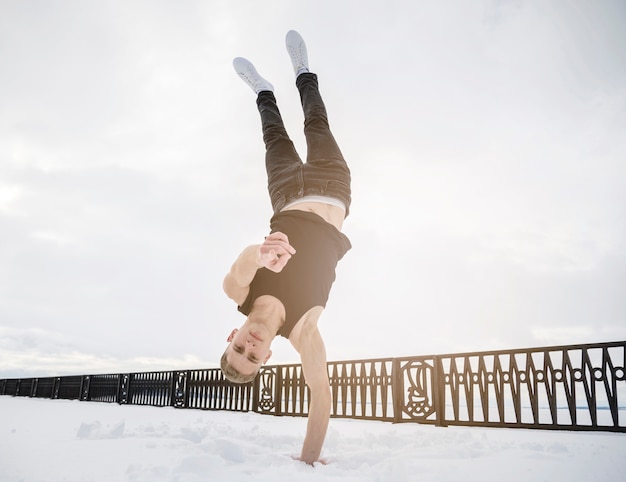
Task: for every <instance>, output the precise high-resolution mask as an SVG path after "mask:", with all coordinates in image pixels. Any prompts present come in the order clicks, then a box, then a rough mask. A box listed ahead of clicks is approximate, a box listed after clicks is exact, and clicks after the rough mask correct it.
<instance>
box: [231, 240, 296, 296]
mask: <svg viewBox="0 0 626 482" xmlns="http://www.w3.org/2000/svg"><path fill="white" fill-rule="evenodd" d="M295 252H296V250H295V249H293V247H292V246H291V245H290V244H289V239H288V238H287V236H286V235H285V234H283V233H281V232H279V231H277V232H275V233H272V234H270V235H269V236H267V237H266V238H265V241H263V244H253V245H251V246H248V247H247V248H246V249H244V250H243V251H242V252H241V254H240V255H239V257H238V258H237V259H236V261H235V262H234V263H233V265H232V266H231V268H230V271H229V272H228V274H227V275H226V277H225V278H224V283H223V287H224V292H225V293H226V295H227V296H228V297H229V298H230V299H232V300H233V301H235V302H236V303H237V304H239V305H241V304H242V303H243V302H244V301H245V300H246V297H247V296H248V291H249V290H250V283H252V280H253V279H254V275H255V274H256V272H257V270H258V269H259V268H263V267H265V268H267V269H269V270H271V271H274V272H275V273H278V272H280V271H281V270H282V269H283V268H284V267H285V265H286V264H287V261H289V259H290V258H291V255H292V254H295Z"/></svg>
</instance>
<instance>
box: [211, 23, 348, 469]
mask: <svg viewBox="0 0 626 482" xmlns="http://www.w3.org/2000/svg"><path fill="white" fill-rule="evenodd" d="M286 46H287V52H288V53H289V56H290V58H291V61H292V64H293V68H294V72H295V74H296V86H297V88H298V91H299V93H300V99H301V103H302V109H303V111H304V134H305V137H306V144H307V158H306V162H305V163H303V162H302V160H301V159H300V156H299V155H298V153H297V152H296V150H295V148H294V145H293V142H292V141H291V140H290V139H289V136H288V135H287V132H286V130H285V127H284V124H283V121H282V118H281V115H280V112H279V110H278V107H277V104H276V98H275V97H274V93H273V90H274V88H273V86H272V84H270V83H269V82H268V81H267V80H265V79H264V78H263V77H261V76H260V75H259V73H258V72H257V71H256V69H255V68H254V66H253V65H252V64H251V63H250V62H249V61H247V60H246V59H243V58H241V57H238V58H236V59H234V61H233V65H234V67H235V70H236V72H237V73H238V74H239V76H240V77H241V78H242V79H243V80H244V82H246V83H247V84H248V85H249V86H250V87H251V88H252V90H253V91H254V92H255V93H256V94H257V101H256V102H257V107H258V110H259V113H260V115H261V125H262V130H263V141H264V143H265V148H266V155H265V164H266V169H267V176H268V189H269V194H270V199H271V202H272V207H273V210H274V215H273V217H272V218H271V221H270V230H271V233H270V234H269V235H268V236H267V237H266V238H265V240H264V241H263V242H262V243H261V244H254V245H251V246H248V247H247V248H245V249H244V250H243V251H242V252H241V254H240V255H239V257H238V258H237V260H236V261H235V263H234V264H233V265H232V267H231V269H230V271H229V273H228V274H227V275H226V277H225V279H224V291H225V293H226V294H227V295H228V297H229V298H231V299H232V300H234V301H235V302H236V303H237V305H238V309H239V311H240V312H241V313H243V314H244V315H246V316H247V318H246V321H245V322H244V324H243V326H242V327H241V328H239V329H238V330H237V329H234V330H233V331H232V332H231V334H230V335H229V337H228V342H229V345H228V347H227V348H226V351H225V352H224V355H223V356H222V361H221V366H222V371H223V373H224V376H225V377H226V378H228V379H229V380H231V381H233V382H237V383H246V382H249V381H251V380H253V379H254V378H255V376H256V374H257V372H258V371H259V368H260V367H261V365H262V364H263V363H265V362H266V361H267V360H268V358H269V357H270V355H271V350H270V345H271V342H272V340H273V339H274V338H275V337H276V336H277V335H281V336H283V337H285V338H288V339H289V341H290V342H291V344H292V345H293V347H294V348H295V349H296V350H297V351H298V353H299V354H300V360H301V365H302V371H303V374H304V377H305V380H306V383H307V385H308V387H309V389H310V401H309V416H308V422H307V431H306V437H305V440H304V444H303V447H302V452H301V455H300V460H302V461H304V462H306V463H308V464H313V462H315V461H318V460H319V457H320V453H321V450H322V445H323V443H324V438H325V436H326V431H327V429H328V421H329V419H330V408H331V395H330V383H329V379H328V370H327V361H326V349H325V347H324V341H323V340H322V337H321V335H320V332H319V330H318V327H317V322H318V320H319V318H320V315H321V314H322V311H323V310H324V307H325V306H326V302H327V300H328V295H329V293H330V289H331V286H332V284H333V282H334V280H335V268H336V266H337V263H338V262H339V260H340V259H341V258H342V257H343V256H344V254H345V253H346V252H347V251H348V250H349V249H350V248H351V245H350V241H349V240H348V238H347V237H346V236H345V235H344V234H342V232H341V228H342V225H343V221H344V219H345V217H346V216H347V215H348V213H349V209H350V202H351V194H350V170H349V169H348V166H347V164H346V161H345V160H344V158H343V155H342V154H341V151H340V150H339V147H338V146H337V143H336V142H335V139H334V137H333V135H332V134H331V132H330V129H329V125H328V118H327V114H326V108H325V106H324V103H323V102H322V98H321V96H320V92H319V89H318V80H317V76H316V75H315V74H313V73H311V72H309V66H308V57H307V51H306V46H305V43H304V41H303V39H302V37H301V36H300V35H299V34H298V33H297V32H295V31H293V30H292V31H290V32H288V33H287V37H286Z"/></svg>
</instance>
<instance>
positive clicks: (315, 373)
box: [290, 323, 331, 465]
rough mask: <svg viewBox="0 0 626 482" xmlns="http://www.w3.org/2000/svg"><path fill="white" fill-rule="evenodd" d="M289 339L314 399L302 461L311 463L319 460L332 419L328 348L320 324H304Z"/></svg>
mask: <svg viewBox="0 0 626 482" xmlns="http://www.w3.org/2000/svg"><path fill="white" fill-rule="evenodd" d="M290 341H291V342H292V344H293V345H294V347H295V348H296V350H298V351H299V352H300V359H301V362H302V371H303V373H304V378H305V380H306V384H307V385H308V386H309V389H310V393H311V400H310V403H309V417H308V422H307V427H306V436H305V438H304V444H303V446H302V453H301V454H300V460H302V461H303V462H306V463H307V464H310V465H312V464H313V462H316V461H319V458H320V454H321V452H322V445H323V444H324V439H325V438H326V431H327V429H328V422H329V420H330V407H331V395H330V382H329V380H328V368H327V365H326V347H325V346H324V340H322V336H321V334H320V332H319V330H318V328H317V323H310V324H306V323H305V324H304V325H303V327H302V330H301V331H300V332H299V333H298V336H297V338H294V339H292V337H290Z"/></svg>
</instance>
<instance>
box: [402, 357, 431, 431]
mask: <svg viewBox="0 0 626 482" xmlns="http://www.w3.org/2000/svg"><path fill="white" fill-rule="evenodd" d="M401 375H402V379H403V381H404V386H405V397H404V399H403V405H402V412H403V414H406V415H408V416H409V418H410V419H411V420H414V421H420V420H425V419H427V418H428V417H429V416H430V415H432V414H433V413H434V412H435V407H434V404H433V399H434V391H435V389H434V386H433V383H434V381H433V361H432V360H429V361H428V362H427V361H426V360H425V359H422V360H413V361H408V362H407V363H406V364H405V365H404V366H403V367H402V370H401ZM407 385H408V386H407Z"/></svg>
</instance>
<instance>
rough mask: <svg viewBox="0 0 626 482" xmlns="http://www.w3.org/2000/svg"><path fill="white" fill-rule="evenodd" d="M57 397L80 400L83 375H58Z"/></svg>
mask: <svg viewBox="0 0 626 482" xmlns="http://www.w3.org/2000/svg"><path fill="white" fill-rule="evenodd" d="M57 380H58V381H57V384H58V385H57V386H56V387H55V390H57V397H56V398H60V399H62V400H79V399H80V395H81V387H82V383H83V377H82V376H68V377H58V379H57Z"/></svg>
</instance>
